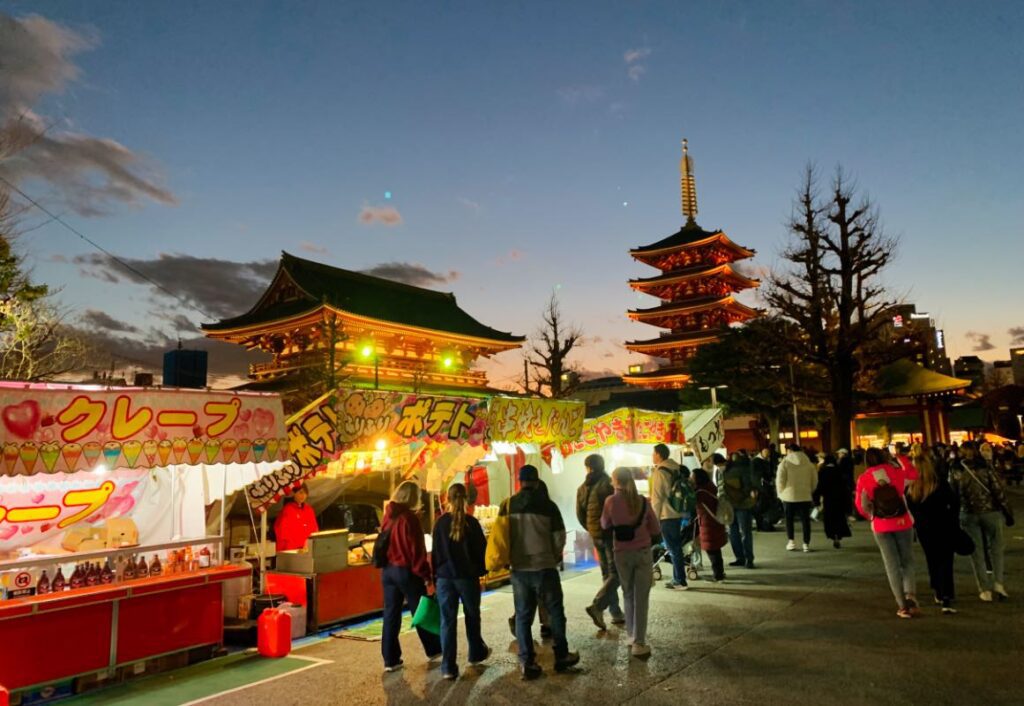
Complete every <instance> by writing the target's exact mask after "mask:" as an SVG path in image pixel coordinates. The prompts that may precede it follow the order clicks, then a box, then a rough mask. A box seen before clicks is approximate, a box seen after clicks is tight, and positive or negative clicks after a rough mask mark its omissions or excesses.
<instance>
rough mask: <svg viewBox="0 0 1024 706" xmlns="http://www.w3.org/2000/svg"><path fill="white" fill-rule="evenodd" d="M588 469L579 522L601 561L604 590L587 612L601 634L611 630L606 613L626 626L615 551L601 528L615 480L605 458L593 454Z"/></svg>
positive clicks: (582, 487) (579, 495)
mask: <svg viewBox="0 0 1024 706" xmlns="http://www.w3.org/2000/svg"><path fill="white" fill-rule="evenodd" d="M583 465H584V466H585V467H586V469H587V477H586V479H585V480H584V481H583V484H582V485H580V487H579V489H578V490H577V491H576V519H577V520H579V523H580V525H581V526H582V527H583V529H585V530H586V531H587V534H589V535H590V539H591V541H592V542H593V543H594V551H595V552H596V553H597V561H598V563H599V564H600V566H601V588H599V589H598V590H597V594H596V595H595V596H594V601H593V602H592V603H591V604H590V605H588V606H587V607H586V608H585V610H586V611H587V615H589V616H590V619H591V620H593V621H594V625H596V626H597V629H598V630H607V629H608V626H607V625H606V624H605V622H604V611H605V609H607V610H608V612H609V613H610V614H611V618H612V622H613V623H615V624H617V625H621V624H622V623H624V622H625V620H626V619H625V617H624V616H623V614H622V608H621V607H620V606H619V593H618V591H619V577H618V573H617V572H616V565H615V560H614V557H613V556H612V547H611V545H610V544H608V543H607V542H606V540H605V533H604V531H603V530H602V528H601V515H602V513H603V511H604V504H605V501H606V500H607V499H608V498H610V497H611V496H612V493H613V492H614V491H613V489H612V480H611V478H609V477H608V474H607V473H606V472H605V470H604V458H603V457H602V456H600V455H599V454H590V455H589V456H587V458H586V459H585V460H584V461H583Z"/></svg>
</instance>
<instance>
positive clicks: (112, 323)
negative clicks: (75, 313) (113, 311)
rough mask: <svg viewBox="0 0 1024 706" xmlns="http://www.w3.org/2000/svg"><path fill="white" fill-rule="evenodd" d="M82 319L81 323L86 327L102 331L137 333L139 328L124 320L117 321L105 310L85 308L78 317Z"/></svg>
mask: <svg viewBox="0 0 1024 706" xmlns="http://www.w3.org/2000/svg"><path fill="white" fill-rule="evenodd" d="M79 318H80V319H81V320H82V324H83V325H84V326H87V327H91V328H94V329H101V330H103V331H116V332H120V333H138V332H139V328H138V327H137V326H133V325H131V324H129V323H128V322H126V321H119V320H118V319H115V318H114V317H113V316H111V315H110V314H107V313H106V312H103V311H99V310H97V309H86V311H85V313H84V314H82V315H81V316H80V317H79Z"/></svg>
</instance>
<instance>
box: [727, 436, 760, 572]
mask: <svg viewBox="0 0 1024 706" xmlns="http://www.w3.org/2000/svg"><path fill="white" fill-rule="evenodd" d="M722 483H723V484H724V491H725V497H726V498H728V500H729V502H730V503H732V507H733V511H734V515H733V520H732V524H731V525H729V544H731V545H732V553H733V555H734V556H735V557H736V559H735V560H734V561H731V562H729V566H745V567H746V568H748V569H753V568H754V514H753V513H754V506H755V505H756V504H757V489H758V485H759V484H758V483H757V481H755V480H754V478H752V477H751V464H750V461H749V460H748V459H746V458H745V457H743V456H742V455H741V454H733V456H732V457H731V458H730V460H729V463H728V464H727V465H726V467H725V471H723V473H722Z"/></svg>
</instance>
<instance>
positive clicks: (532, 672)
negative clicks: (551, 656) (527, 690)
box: [519, 662, 544, 680]
mask: <svg viewBox="0 0 1024 706" xmlns="http://www.w3.org/2000/svg"><path fill="white" fill-rule="evenodd" d="M519 672H520V673H521V674H522V675H523V679H524V680H530V679H536V678H537V677H539V676H540V675H541V674H543V673H544V670H543V669H541V668H540V665H539V664H537V663H536V662H530V663H529V664H524V665H523V666H522V667H520V668H519Z"/></svg>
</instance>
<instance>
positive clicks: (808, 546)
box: [804, 543, 811, 554]
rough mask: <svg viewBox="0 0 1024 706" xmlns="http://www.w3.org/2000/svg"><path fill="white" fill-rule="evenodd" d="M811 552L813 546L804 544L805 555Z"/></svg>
mask: <svg viewBox="0 0 1024 706" xmlns="http://www.w3.org/2000/svg"><path fill="white" fill-rule="evenodd" d="M810 551H811V545H810V544H806V543H805V544H804V554H807V553H808V552H810Z"/></svg>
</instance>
